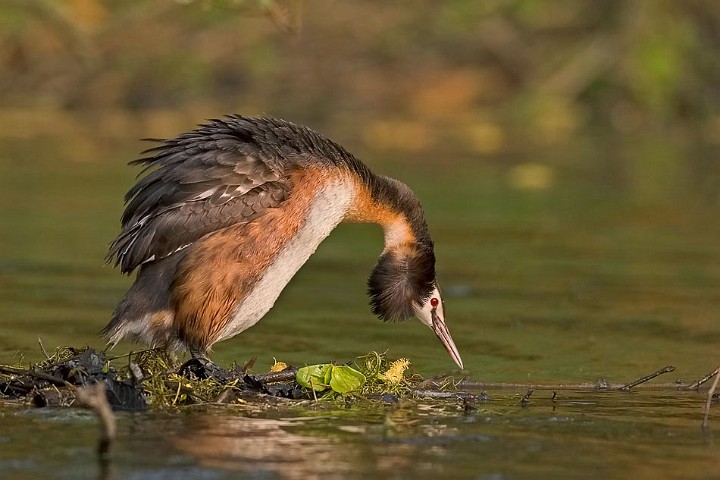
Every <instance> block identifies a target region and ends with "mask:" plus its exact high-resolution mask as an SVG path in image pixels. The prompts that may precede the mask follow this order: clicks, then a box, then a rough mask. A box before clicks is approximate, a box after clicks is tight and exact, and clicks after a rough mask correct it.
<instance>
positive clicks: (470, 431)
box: [0, 391, 718, 479]
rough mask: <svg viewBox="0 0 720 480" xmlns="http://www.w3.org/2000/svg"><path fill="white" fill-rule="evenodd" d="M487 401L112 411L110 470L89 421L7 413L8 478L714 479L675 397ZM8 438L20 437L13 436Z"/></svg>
mask: <svg viewBox="0 0 720 480" xmlns="http://www.w3.org/2000/svg"><path fill="white" fill-rule="evenodd" d="M518 398H519V395H518V394H516V393H512V392H497V393H496V394H495V395H494V396H493V400H492V402H490V403H488V404H481V405H478V409H477V410H475V411H471V412H465V411H464V409H463V408H462V406H461V405H459V404H458V403H456V402H450V401H449V402H439V403H438V402H434V403H432V404H431V403H423V402H415V401H408V402H404V403H401V404H400V405H399V406H380V405H379V406H377V407H365V408H363V409H358V408H353V407H351V408H346V409H340V408H312V407H310V408H308V407H307V406H305V407H296V406H284V405H278V406H273V407H265V408H262V409H259V408H257V407H252V406H241V407H237V408H230V409H227V408H224V409H222V410H217V411H212V410H210V411H195V412H193V411H184V412H174V413H147V414H134V415H133V414H121V415H119V432H118V438H117V442H116V445H115V447H114V450H113V453H112V456H111V460H110V462H109V463H107V464H105V465H102V464H100V463H98V462H97V461H96V460H95V456H94V447H95V444H94V441H95V436H96V435H97V434H96V428H97V427H96V425H95V421H94V418H93V417H92V416H91V415H90V414H89V413H87V412H85V411H78V410H67V409H66V410H29V411H28V410H19V411H18V410H15V411H13V410H11V411H8V410H5V411H4V412H3V418H2V422H3V433H2V434H0V442H2V444H4V445H3V448H2V449H0V470H2V471H3V473H4V474H5V475H8V476H7V477H6V478H47V473H48V472H53V475H52V476H53V478H68V479H70V478H94V477H96V478H127V479H139V478H157V479H164V478H167V479H170V478H172V479H176V478H207V479H224V478H257V479H273V478H290V479H296V478H297V479H313V478H443V477H449V478H478V479H522V478H589V479H595V478H597V479H606V478H638V479H645V478H647V479H650V478H683V479H696V478H717V453H718V446H717V440H716V438H715V435H714V434H713V433H712V432H709V433H703V432H702V431H700V429H699V428H698V422H697V404H698V400H699V396H697V395H688V394H687V393H675V392H670V393H657V392H654V393H653V392H647V391H643V392H640V393H630V394H618V393H606V394H598V393H573V392H566V393H564V394H561V395H560V396H559V397H558V398H557V399H556V401H555V402H553V401H551V400H550V396H549V395H547V394H542V393H538V394H537V395H536V396H535V398H534V400H533V401H532V402H531V404H530V406H529V407H528V408H522V407H520V405H519V402H518ZM20 432H26V433H24V434H21V433H20Z"/></svg>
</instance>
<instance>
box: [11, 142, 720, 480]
mask: <svg viewBox="0 0 720 480" xmlns="http://www.w3.org/2000/svg"><path fill="white" fill-rule="evenodd" d="M323 130H324V131H325V132H327V133H330V134H332V130H331V129H328V128H325V129H323ZM151 133H153V134H154V133H156V132H151ZM161 133H164V134H167V135H170V134H172V133H176V132H161ZM333 136H334V137H335V138H336V139H337V140H340V141H341V142H346V143H351V142H352V141H354V139H344V138H342V137H338V136H337V135H333ZM121 137H122V136H121ZM85 140H86V141H87V139H85ZM76 142H78V139H72V138H56V137H53V136H52V135H47V136H44V137H41V138H36V137H33V138H31V139H30V138H27V139H26V138H2V137H0V228H1V229H0V328H1V330H0V362H1V363H10V362H14V361H16V360H18V359H19V358H23V359H25V361H30V360H37V359H39V358H40V356H41V354H40V351H39V348H38V347H37V338H38V337H40V338H41V339H42V341H43V343H44V345H45V346H46V348H48V349H51V348H54V347H55V346H56V345H68V344H71V345H76V346H80V345H85V344H89V345H91V346H96V347H100V346H101V345H102V342H101V341H100V340H99V339H98V338H97V332H98V331H99V330H100V329H101V328H102V327H103V326H104V325H105V323H106V322H107V320H108V316H109V314H110V312H111V311H112V309H113V307H114V305H115V303H116V302H117V300H119V299H120V298H121V296H122V295H123V293H124V291H125V290H126V289H127V287H128V286H129V284H130V281H131V280H130V279H129V278H127V277H123V276H121V275H120V274H119V273H118V272H117V271H115V270H113V269H112V268H110V267H107V266H104V265H103V256H104V253H105V249H106V246H107V243H108V242H109V241H110V240H112V238H113V236H114V235H115V234H116V233H117V228H118V222H119V216H120V213H121V210H122V203H121V199H122V195H123V194H124V192H125V191H126V190H127V189H128V188H129V186H130V185H131V184H132V182H133V178H134V175H135V174H136V173H137V170H134V169H132V168H130V167H127V166H125V162H126V161H128V160H130V159H133V158H135V157H136V156H137V152H138V151H139V150H140V149H141V148H142V147H143V146H142V145H140V144H139V143H138V142H135V141H134V140H133V138H132V137H128V138H127V141H126V142H120V144H118V142H117V141H115V142H110V141H107V142H104V141H103V140H96V141H92V142H90V143H89V144H83V145H82V148H75V147H76ZM363 148H364V147H363V145H357V146H355V147H353V150H354V151H355V153H356V154H358V155H359V156H361V157H362V158H363V159H365V160H366V162H367V163H368V164H369V165H370V166H371V167H372V168H374V169H375V170H376V171H378V172H382V173H385V174H388V175H392V176H395V177H398V178H401V179H402V180H404V181H405V182H406V183H408V184H409V185H410V186H411V187H412V188H413V189H414V190H415V191H416V192H417V193H418V195H419V196H420V197H421V199H422V200H423V203H424V206H425V210H426V216H427V220H428V223H429V225H430V229H431V233H432V234H433V237H434V239H435V242H436V253H437V257H438V278H439V281H440V283H441V287H442V288H443V292H444V297H445V301H446V303H447V312H446V313H447V319H448V324H449V326H450V330H451V332H452V334H453V336H454V338H455V341H456V343H457V345H458V348H459V350H460V353H461V354H462V357H463V360H464V362H465V366H466V370H465V371H464V372H463V373H464V374H466V375H469V376H470V377H471V378H472V379H474V380H478V381H501V382H514V383H523V382H594V381H596V380H598V379H605V380H607V381H609V382H624V381H629V380H633V379H635V378H637V377H640V376H642V375H644V374H647V373H650V372H652V371H654V370H657V369H659V368H661V367H663V366H665V365H674V366H676V367H677V370H676V371H675V372H673V373H671V374H668V375H666V376H665V377H664V380H663V381H665V382H672V381H675V380H676V379H683V380H685V381H688V380H692V379H695V378H698V377H701V376H702V375H703V374H705V373H707V372H708V371H710V370H712V369H713V368H714V367H715V366H716V365H717V364H718V362H720V356H719V355H718V354H717V352H718V350H717V345H718V343H720V321H718V312H720V248H719V247H718V246H719V245H720V222H718V221H717V219H718V218H720V215H719V214H720V162H718V160H717V159H718V156H717V149H716V148H714V147H711V146H698V145H692V142H685V143H684V144H683V145H682V146H678V145H677V144H674V143H670V142H665V141H662V140H659V139H628V138H617V137H613V138H603V137H600V136H598V137H596V138H591V139H585V140H578V141H577V143H576V144H574V145H570V146H563V147H562V148H560V147H557V148H546V149H542V150H541V151H536V150H533V151H528V152H523V151H518V152H515V153H512V154H503V155H498V156H494V157H478V156H476V155H471V154H469V153H466V152H457V151H450V150H448V151H438V152H426V153H423V154H422V155H413V156H408V155H403V154H398V153H393V152H373V151H370V150H363ZM381 249H382V235H381V232H380V231H379V229H378V228H377V227H374V226H368V225H342V226H341V227H340V228H339V229H338V230H337V231H336V232H334V233H333V234H332V235H331V237H330V238H329V239H328V240H327V241H326V242H325V243H323V244H322V245H321V247H320V249H319V250H318V252H317V253H316V255H315V256H313V257H312V258H311V260H310V261H309V262H308V264H307V265H306V266H305V267H304V268H303V269H302V270H301V271H300V272H299V274H298V275H297V276H296V277H295V279H294V280H293V282H291V284H290V286H289V287H288V288H287V289H286V290H285V292H284V293H283V294H282V296H281V297H280V299H279V301H278V303H277V304H276V306H275V308H274V309H273V310H272V311H271V312H270V313H269V314H268V315H267V316H266V317H265V318H264V319H263V320H262V321H261V322H260V323H259V324H258V325H257V326H255V327H253V328H252V329H250V330H248V331H247V332H244V333H243V334H242V335H240V336H238V337H235V338H234V339H232V340H229V341H226V342H223V343H222V344H219V345H218V346H216V349H215V356H214V358H215V360H216V361H218V362H219V363H228V362H231V361H233V360H236V361H238V362H241V363H242V362H244V361H245V360H247V359H248V358H251V357H257V363H256V369H257V370H263V369H265V368H267V367H268V366H269V365H271V364H272V363H273V357H275V358H277V359H279V360H283V361H286V362H288V363H292V364H296V365H302V364H304V363H314V362H322V361H329V360H337V361H346V360H350V359H352V358H353V357H355V356H356V355H362V354H365V353H367V352H369V351H372V350H377V351H385V350H388V351H389V355H390V356H391V357H407V358H409V359H410V360H411V362H412V363H413V365H414V368H415V369H416V370H417V371H418V372H419V373H421V374H422V375H425V376H432V375H435V374H438V373H440V372H448V371H449V372H455V373H456V374H459V372H457V371H456V367H454V364H453V363H452V361H451V360H450V358H449V357H448V356H447V354H446V353H445V351H444V350H443V349H442V346H441V345H440V344H439V342H438V341H437V339H436V338H435V337H434V335H433V334H432V332H430V331H429V330H428V329H427V328H426V327H424V326H422V325H420V324H419V322H414V321H410V322H405V323H398V324H383V323H382V322H380V321H378V320H377V319H375V318H373V317H372V315H371V313H370V311H369V309H368V307H367V297H366V296H365V279H366V276H367V275H368V274H369V272H370V270H371V268H372V266H373V265H374V261H375V259H376V257H377V255H378V253H379V252H380V250H381ZM130 348H133V346H132V345H129V344H128V345H119V346H118V347H116V349H115V351H117V353H118V354H119V353H123V352H125V351H127V350H129V349H130ZM489 393H490V394H491V396H492V397H493V399H494V400H493V401H492V402H490V403H488V404H484V405H481V406H479V410H477V411H474V412H470V413H465V412H464V411H463V410H462V408H460V407H459V406H458V405H456V404H455V403H453V402H449V403H441V404H440V405H430V404H428V403H420V404H417V405H416V404H409V405H403V406H401V407H400V408H395V407H389V406H378V407H377V409H376V410H373V411H367V410H365V409H357V408H353V407H351V408H348V409H343V410H340V411H334V410H333V411H329V412H328V411H327V410H324V409H323V410H318V411H314V410H312V409H310V410H307V409H305V408H295V407H274V408H272V409H270V410H260V411H256V410H254V409H252V408H251V407H245V408H244V407H238V408H237V410H232V411H230V412H228V411H222V412H204V413H198V412H195V413H192V412H187V413H181V414H153V413H148V414H138V415H122V416H120V418H119V428H120V432H119V438H118V444H117V446H116V447H117V448H116V451H115V453H114V455H113V462H112V463H111V465H110V468H111V472H110V473H114V474H117V477H118V478H145V476H152V477H153V478H181V477H182V476H183V475H185V477H186V478H231V477H233V476H234V475H235V474H237V473H238V472H242V473H243V474H244V475H245V476H247V477H249V478H314V477H319V476H320V475H322V476H324V477H331V478H334V477H340V476H342V477H343V478H345V477H353V476H354V477H356V478H361V477H364V478H367V477H369V476H377V475H383V476H387V477H392V478H401V477H410V476H412V477H423V478H436V477H438V476H440V475H443V476H448V477H465V478H493V479H494V478H542V477H556V478H557V477H565V478H568V477H573V476H575V475H578V474H580V473H582V476H583V477H588V478H607V477H609V476H614V477H617V478H626V477H629V476H634V477H638V478H660V477H665V478H667V477H669V476H675V477H677V478H712V477H714V476H715V475H714V474H716V473H717V471H715V472H713V471H712V468H713V467H714V468H715V469H717V462H716V458H717V454H718V449H717V447H716V446H715V443H714V433H713V432H714V431H716V430H717V428H720V427H717V426H718V425H720V414H718V415H717V417H714V418H713V417H711V429H710V431H709V432H705V433H703V432H702V431H701V429H700V428H699V424H700V419H701V413H702V404H703V402H704V397H703V396H702V395H700V394H694V393H676V392H667V391H661V392H653V391H643V392H638V393H630V394H621V393H617V392H615V393H608V394H597V393H584V394H580V393H578V394H574V395H572V396H570V397H567V398H561V399H560V400H558V401H557V402H555V403H553V402H551V401H550V400H549V397H548V395H546V394H545V396H544V397H543V396H542V395H543V394H538V395H539V396H538V397H537V398H536V399H534V401H533V403H531V405H530V406H529V408H526V409H523V408H520V407H519V405H518V400H519V396H520V395H521V394H522V393H524V392H514V391H512V392H508V391H498V392H492V391H490V392H489ZM0 416H2V420H1V421H0V424H2V427H3V428H2V432H0V444H2V445H3V449H2V453H1V454H0V472H5V471H9V472H11V473H12V474H13V475H15V476H17V477H25V478H46V477H47V472H48V471H51V472H53V473H54V474H55V475H54V476H58V477H62V478H79V477H87V476H88V475H91V476H92V475H95V474H96V473H97V471H98V470H97V468H98V467H97V465H95V463H94V458H93V457H92V455H91V454H92V451H93V448H94V441H95V435H96V426H95V424H94V420H93V419H92V417H91V416H89V414H87V413H86V412H82V411H75V410H63V411H56V410H49V411H46V410H30V411H28V410H24V409H21V410H17V409H5V410H2V409H0ZM716 427H717V428H716ZM106 473H107V472H106Z"/></svg>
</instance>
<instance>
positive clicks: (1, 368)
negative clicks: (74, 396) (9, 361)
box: [0, 365, 75, 390]
mask: <svg viewBox="0 0 720 480" xmlns="http://www.w3.org/2000/svg"><path fill="white" fill-rule="evenodd" d="M0 373H7V374H8V375H27V376H28V377H35V378H39V379H40V380H46V381H48V382H50V383H52V384H53V385H58V386H61V387H67V388H69V389H71V390H72V389H74V388H75V386H74V385H73V384H72V383H70V382H67V381H65V380H63V379H62V378H58V377H53V376H52V375H48V374H47V373H43V372H35V371H33V370H25V369H23V368H14V367H8V366H7V365H0Z"/></svg>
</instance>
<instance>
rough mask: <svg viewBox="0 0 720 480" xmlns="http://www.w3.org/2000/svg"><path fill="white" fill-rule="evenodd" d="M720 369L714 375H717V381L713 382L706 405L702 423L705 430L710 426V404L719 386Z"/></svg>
mask: <svg viewBox="0 0 720 480" xmlns="http://www.w3.org/2000/svg"><path fill="white" fill-rule="evenodd" d="M718 373H720V367H718V368H716V369H715V372H713V374H714V375H715V381H714V382H713V384H712V386H711V387H710V390H709V391H708V397H707V403H705V416H703V422H702V428H703V430H704V429H706V428H707V424H708V417H709V416H710V404H711V403H712V398H713V395H714V394H715V389H716V388H717V386H718V380H720V375H718Z"/></svg>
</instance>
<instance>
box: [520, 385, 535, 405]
mask: <svg viewBox="0 0 720 480" xmlns="http://www.w3.org/2000/svg"><path fill="white" fill-rule="evenodd" d="M532 393H533V390H532V389H530V390H528V391H527V393H526V394H525V395H523V397H522V398H521V399H520V405H521V406H522V407H523V408H525V407H527V406H528V404H529V403H530V395H532Z"/></svg>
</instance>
